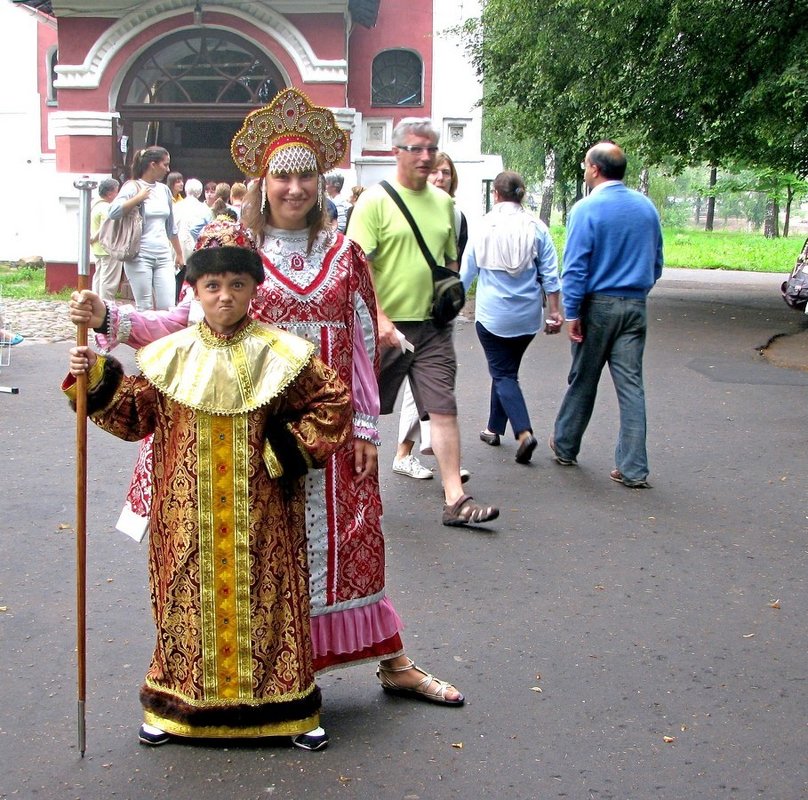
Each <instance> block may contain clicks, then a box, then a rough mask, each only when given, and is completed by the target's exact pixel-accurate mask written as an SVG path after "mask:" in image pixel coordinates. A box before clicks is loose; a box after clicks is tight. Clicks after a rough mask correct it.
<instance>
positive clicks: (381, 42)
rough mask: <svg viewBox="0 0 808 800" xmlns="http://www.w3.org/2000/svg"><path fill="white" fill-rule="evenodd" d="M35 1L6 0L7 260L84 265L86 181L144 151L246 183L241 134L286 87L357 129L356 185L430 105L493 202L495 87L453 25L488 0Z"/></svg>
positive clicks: (461, 194)
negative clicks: (490, 122)
mask: <svg viewBox="0 0 808 800" xmlns="http://www.w3.org/2000/svg"><path fill="white" fill-rule="evenodd" d="M25 2H26V3H29V5H23V4H22V3H21V2H20V0H0V26H2V30H3V38H4V40H5V43H7V46H5V47H4V48H2V50H1V51H0V66H2V68H3V74H4V75H5V76H6V79H5V81H4V84H5V87H6V88H5V89H4V95H5V98H4V101H3V103H2V108H0V115H1V116H0V121H2V124H1V125H0V137H1V138H0V145H1V146H2V152H3V153H4V161H5V162H6V164H7V167H6V169H7V172H6V177H7V178H9V177H10V178H11V180H10V182H8V183H7V184H6V191H5V192H3V193H0V196H1V197H2V199H0V214H2V219H3V236H2V237H0V259H4V260H14V259H18V258H23V257H28V256H33V255H39V256H42V257H43V258H44V259H45V261H46V263H47V264H48V267H49V284H51V288H56V287H55V285H53V284H54V283H55V282H56V283H58V282H59V281H58V280H56V279H55V278H54V279H53V280H52V279H51V276H52V275H53V276H55V275H56V273H57V272H58V271H59V270H58V267H59V265H60V264H63V265H65V267H64V268H65V269H66V270H68V271H69V272H71V273H72V274H75V273H74V271H73V270H72V269H71V268H70V267H69V266H68V265H71V264H72V265H75V262H76V256H77V252H78V220H77V211H78V191H77V190H76V189H75V188H74V186H73V182H74V181H75V180H76V179H78V178H79V177H81V176H84V175H88V176H90V177H91V178H92V179H94V180H100V179H102V178H104V177H108V176H109V175H114V176H116V177H119V176H121V175H124V174H125V173H126V172H127V169H128V163H129V160H130V159H131V153H132V152H133V151H134V150H135V149H137V148H139V147H143V146H145V145H149V144H159V145H162V146H164V147H166V148H167V149H168V150H169V152H170V153H171V164H172V168H173V169H176V170H178V171H180V172H182V173H183V175H184V176H185V177H186V179H187V178H189V177H197V178H199V179H200V180H202V181H203V182H204V181H207V180H215V181H228V182H232V181H234V180H238V179H240V178H241V176H240V175H239V173H238V172H237V170H236V167H235V166H234V164H233V163H232V161H231V159H230V155H229V145H230V140H231V138H232V136H233V134H234V133H235V132H236V130H237V129H238V128H239V127H240V125H241V122H242V120H243V119H244V117H245V115H246V114H247V113H248V112H249V111H250V110H252V109H253V108H256V107H258V106H260V105H263V104H264V103H265V102H267V101H268V100H269V99H271V97H272V96H274V94H275V93H276V92H277V91H278V90H280V89H282V88H284V87H286V86H296V87H298V88H300V89H302V90H303V91H304V92H306V94H308V95H309V97H310V98H311V99H312V101H314V102H315V103H317V104H320V105H325V106H328V107H330V108H331V109H332V110H333V111H334V113H335V115H336V117H337V119H338V120H339V122H340V124H341V125H342V126H343V127H344V129H345V130H346V131H347V132H348V133H349V135H350V140H351V147H350V159H349V160H348V159H346V162H345V163H344V164H343V165H342V172H343V173H344V174H345V179H346V180H345V184H346V189H349V188H350V187H351V186H353V185H355V184H357V183H361V184H363V185H370V184H372V183H375V182H377V181H378V180H379V179H381V178H382V177H385V176H387V175H389V174H390V172H391V170H392V165H393V157H392V153H391V134H392V130H393V127H394V126H395V124H396V123H397V122H398V121H399V120H400V119H402V118H403V117H406V116H417V117H431V118H432V119H433V121H434V123H435V125H436V127H437V128H438V129H439V130H440V132H441V140H440V145H441V147H442V148H443V149H445V150H446V151H447V152H448V153H449V154H450V155H451V156H452V158H453V159H454V160H455V162H456V164H457V166H458V171H459V174H460V188H459V190H458V204H459V205H460V207H461V208H462V209H463V210H464V211H465V212H466V214H467V216H469V218H470V219H471V220H474V219H475V218H477V217H479V216H480V215H481V214H482V211H483V207H482V206H483V204H482V196H483V181H484V180H485V179H490V178H492V177H493V174H491V172H492V169H493V170H496V168H497V167H498V163H497V161H496V160H494V163H493V165H492V167H491V168H488V167H487V162H486V160H485V159H484V158H483V157H482V156H481V154H480V109H479V108H478V106H477V103H478V101H479V99H480V96H481V87H480V84H479V82H478V80H477V78H476V76H475V75H474V72H473V70H472V68H471V66H470V64H469V63H468V61H467V59H466V57H465V55H464V52H463V48H462V42H460V41H459V39H458V36H457V34H455V33H453V32H452V29H453V28H454V27H455V26H457V25H460V24H461V23H462V22H463V21H464V20H465V19H467V18H468V17H470V16H476V15H477V14H478V13H479V0H272V1H271V2H262V1H260V0H150V1H149V2H137V1H136V0H52V3H51V4H48V3H47V2H44V3H38V2H36V0H25ZM37 5H39V6H40V9H36V8H32V7H31V6H37ZM49 5H50V8H49V7H48V6H49ZM43 8H44V10H43ZM48 11H52V13H47V12H48ZM34 53H35V54H36V56H34ZM11 76H16V77H15V78H14V79H12V78H11ZM9 163H10V167H9V166H8V164H9ZM73 269H74V268H73Z"/></svg>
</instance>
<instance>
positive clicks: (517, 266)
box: [460, 172, 564, 464]
mask: <svg viewBox="0 0 808 800" xmlns="http://www.w3.org/2000/svg"><path fill="white" fill-rule="evenodd" d="M524 197H525V184H524V181H523V180H522V177H521V176H520V175H519V174H518V173H516V172H501V173H500V174H499V175H497V177H496V179H495V180H494V207H493V209H492V210H491V211H490V212H489V213H488V214H486V215H485V217H483V220H482V222H481V224H480V226H479V229H478V230H477V232H476V233H475V236H474V237H473V238H472V240H471V242H470V246H469V247H468V248H467V249H466V253H465V256H464V258H463V265H462V268H461V270H460V277H461V279H462V281H463V286H464V287H465V289H466V291H468V289H469V287H470V286H471V284H472V282H473V281H474V278H475V277H476V278H477V292H476V295H475V318H476V328H477V336H478V338H479V340H480V344H481V345H482V347H483V350H484V352H485V357H486V360H487V361H488V372H489V374H490V375H491V400H490V410H489V414H488V424H487V426H486V427H485V429H484V430H482V431H481V432H480V439H481V440H482V441H483V442H485V443H486V444H489V445H492V446H493V447H496V446H498V445H499V443H500V437H501V436H503V435H504V433H505V426H506V424H507V423H508V422H510V423H511V429H512V430H513V434H514V436H515V437H516V440H517V442H518V448H517V450H516V461H517V463H519V464H527V463H528V462H529V461H530V459H531V457H532V455H533V451H534V450H535V449H536V437H535V436H534V435H533V427H532V426H531V423H530V415H529V414H528V410H527V404H526V403H525V398H524V396H523V394H522V389H521V387H520V386H519V366H520V364H521V363H522V358H523V356H524V354H525V351H526V350H527V348H528V345H529V344H530V343H531V342H532V341H533V339H534V338H535V336H536V334H537V333H538V332H539V330H540V329H541V327H542V323H543V320H542V316H543V300H544V297H545V296H546V298H547V304H548V314H547V319H546V325H545V331H546V332H547V333H558V331H559V330H560V329H561V326H562V325H563V323H564V318H563V316H562V314H561V310H560V305H559V295H560V289H561V285H560V283H559V279H558V255H557V254H556V250H555V246H554V245H553V240H552V239H551V238H550V231H549V230H548V229H547V226H546V225H545V224H544V223H543V222H541V221H540V220H538V219H536V218H535V217H534V216H533V215H532V214H531V213H530V212H528V211H526V210H525V209H524V208H523V207H522V201H523V200H524Z"/></svg>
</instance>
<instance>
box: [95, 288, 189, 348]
mask: <svg viewBox="0 0 808 800" xmlns="http://www.w3.org/2000/svg"><path fill="white" fill-rule="evenodd" d="M190 310H191V297H190V295H186V296H185V298H184V299H183V300H182V302H181V303H180V304H179V305H178V306H174V308H169V309H168V310H167V311H137V310H136V309H135V308H134V307H133V306H117V305H115V304H113V303H107V312H108V320H107V331H106V333H99V334H96V342H97V343H98V346H99V347H100V348H102V349H103V350H104V351H105V352H109V351H110V350H112V349H113V348H114V347H115V346H116V345H118V344H128V345H129V346H130V347H134V348H138V347H143V345H146V344H149V343H150V342H153V341H156V340H157V339H160V338H162V337H163V336H167V335H168V334H169V333H175V332H176V331H179V330H182V329H183V328H185V327H187V326H188V315H189V313H190Z"/></svg>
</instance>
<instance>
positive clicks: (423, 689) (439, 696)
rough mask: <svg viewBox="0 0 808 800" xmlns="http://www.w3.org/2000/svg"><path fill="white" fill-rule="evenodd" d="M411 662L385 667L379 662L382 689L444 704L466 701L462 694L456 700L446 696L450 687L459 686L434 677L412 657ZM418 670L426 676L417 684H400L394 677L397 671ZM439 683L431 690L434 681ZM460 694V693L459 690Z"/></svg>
mask: <svg viewBox="0 0 808 800" xmlns="http://www.w3.org/2000/svg"><path fill="white" fill-rule="evenodd" d="M407 660H408V661H409V662H410V663H409V664H408V665H407V666H406V667H385V666H383V665H382V664H379V666H378V668H377V669H376V677H377V678H378V679H379V681H380V682H381V685H382V689H383V690H384V691H385V692H387V693H388V694H395V695H398V696H399V697H414V698H416V699H417V700H428V701H429V702H430V703H440V704H441V705H444V706H462V705H463V703H465V702H466V698H465V697H463V695H462V694H461V695H460V697H457V698H455V699H454V700H449V699H447V697H446V692H447V691H449V689H454V690H455V691H456V692H457V687H455V686H452V684H451V683H447V682H446V681H442V680H439V679H438V678H435V677H433V676H432V675H430V674H429V673H428V672H424V670H422V669H421V668H420V667H419V666H417V665H416V663H415V662H414V661H413V660H412V659H407ZM411 669H415V670H418V672H420V673H421V674H422V675H423V676H424V677H423V678H422V679H421V680H420V681H418V683H416V684H415V686H399V685H398V684H397V683H396V682H395V680H394V678H393V677H392V676H394V675H395V674H396V673H397V672H409V670H411ZM433 682H434V683H436V684H437V688H435V689H433V690H432V691H429V687H430V686H431V685H432V683H433ZM458 694H460V693H459V692H458Z"/></svg>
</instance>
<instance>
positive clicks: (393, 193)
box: [381, 181, 438, 272]
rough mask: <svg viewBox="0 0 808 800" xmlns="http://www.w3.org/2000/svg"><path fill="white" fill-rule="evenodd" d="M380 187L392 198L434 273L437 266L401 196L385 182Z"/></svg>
mask: <svg viewBox="0 0 808 800" xmlns="http://www.w3.org/2000/svg"><path fill="white" fill-rule="evenodd" d="M381 185H382V187H383V188H384V190H385V191H386V192H387V194H389V195H390V197H392V198H393V202H394V203H395V204H396V205H397V206H398V208H399V210H400V211H401V213H402V214H403V215H404V219H406V220H407V222H409V223H410V227H411V228H412V232H413V233H414V234H415V241H416V242H418V247H420V248H421V252H422V253H423V254H424V258H425V259H426V263H427V264H429V268H430V269H431V270H432V271H433V272H434V271H435V270H436V269H437V268H438V264H437V262H436V261H435V258H434V256H433V255H432V253H430V252H429V248H428V247H427V246H426V242H425V241H424V237H423V236H421V231H420V230H419V229H418V225H417V224H416V223H415V220H414V219H413V217H412V214H410V210H409V208H407V206H406V204H405V203H404V201H403V200H402V199H401V195H400V194H399V193H398V192H397V191H396V190H395V189H394V188H393V187H392V186H391V185H390V184H389V183H388V182H387V181H381Z"/></svg>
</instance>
